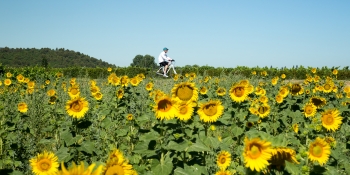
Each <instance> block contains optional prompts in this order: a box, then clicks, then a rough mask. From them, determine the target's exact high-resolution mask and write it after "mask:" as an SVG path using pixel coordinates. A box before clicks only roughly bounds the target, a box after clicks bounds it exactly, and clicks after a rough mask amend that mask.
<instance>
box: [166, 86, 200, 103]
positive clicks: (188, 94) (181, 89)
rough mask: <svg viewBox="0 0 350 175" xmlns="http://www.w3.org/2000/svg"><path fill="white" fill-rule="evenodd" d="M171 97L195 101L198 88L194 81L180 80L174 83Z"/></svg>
mask: <svg viewBox="0 0 350 175" xmlns="http://www.w3.org/2000/svg"><path fill="white" fill-rule="evenodd" d="M171 93H172V98H174V99H178V100H181V101H197V99H198V90H197V88H196V87H195V84H194V83H190V82H182V83H179V84H176V85H175V86H174V87H173V89H172V90H171Z"/></svg>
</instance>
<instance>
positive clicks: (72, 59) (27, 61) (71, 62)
mask: <svg viewBox="0 0 350 175" xmlns="http://www.w3.org/2000/svg"><path fill="white" fill-rule="evenodd" d="M0 62H1V63H2V64H3V65H4V66H9V67H26V66H43V67H45V68H47V67H53V68H65V67H72V66H79V67H105V68H106V67H115V65H113V64H109V63H107V62H105V61H102V60H101V59H96V58H93V57H90V56H88V55H85V54H82V53H80V52H75V51H72V50H68V49H64V48H59V49H58V48H56V49H49V48H41V49H36V48H8V47H4V48H0Z"/></svg>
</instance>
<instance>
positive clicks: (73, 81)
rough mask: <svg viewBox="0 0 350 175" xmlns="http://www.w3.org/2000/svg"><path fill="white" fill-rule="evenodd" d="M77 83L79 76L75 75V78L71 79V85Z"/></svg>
mask: <svg viewBox="0 0 350 175" xmlns="http://www.w3.org/2000/svg"><path fill="white" fill-rule="evenodd" d="M76 83H77V78H75V77H73V78H71V79H70V80H69V84H70V85H71V86H73V85H75V84H76Z"/></svg>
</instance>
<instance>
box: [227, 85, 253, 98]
mask: <svg viewBox="0 0 350 175" xmlns="http://www.w3.org/2000/svg"><path fill="white" fill-rule="evenodd" d="M229 92H230V97H231V99H232V100H233V101H235V102H238V103H241V102H243V101H245V100H246V98H247V96H248V95H249V90H248V88H247V86H244V85H240V84H236V85H233V86H232V87H231V89H230V91H229Z"/></svg>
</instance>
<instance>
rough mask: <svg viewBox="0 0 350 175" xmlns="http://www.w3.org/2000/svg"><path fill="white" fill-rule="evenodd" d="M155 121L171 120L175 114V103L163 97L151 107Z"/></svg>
mask: <svg viewBox="0 0 350 175" xmlns="http://www.w3.org/2000/svg"><path fill="white" fill-rule="evenodd" d="M153 110H154V111H155V115H156V118H157V119H160V120H163V119H167V120H170V119H173V118H174V117H175V116H176V114H177V113H178V112H177V109H176V101H174V100H172V99H171V98H169V97H168V96H166V95H164V96H163V97H161V98H159V99H158V100H157V101H156V105H154V106H153Z"/></svg>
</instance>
